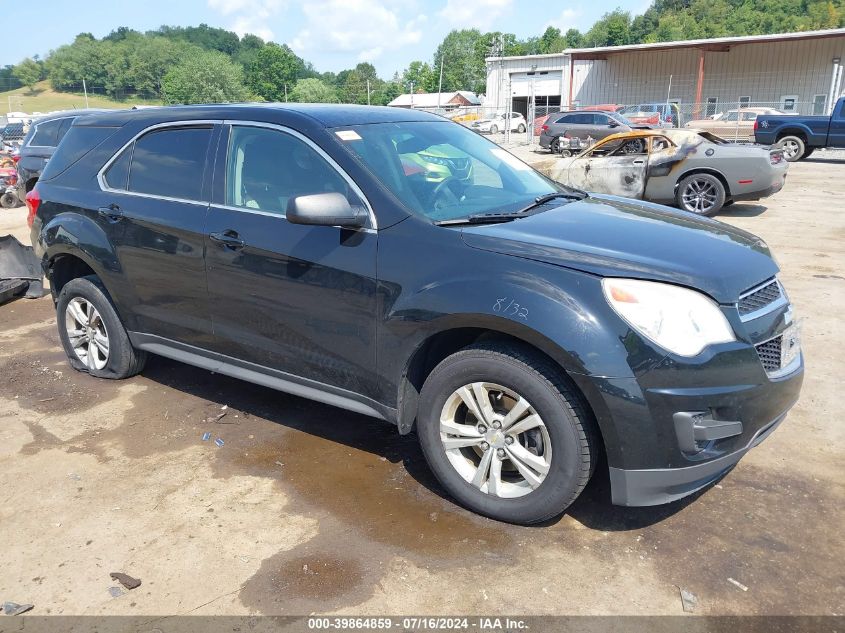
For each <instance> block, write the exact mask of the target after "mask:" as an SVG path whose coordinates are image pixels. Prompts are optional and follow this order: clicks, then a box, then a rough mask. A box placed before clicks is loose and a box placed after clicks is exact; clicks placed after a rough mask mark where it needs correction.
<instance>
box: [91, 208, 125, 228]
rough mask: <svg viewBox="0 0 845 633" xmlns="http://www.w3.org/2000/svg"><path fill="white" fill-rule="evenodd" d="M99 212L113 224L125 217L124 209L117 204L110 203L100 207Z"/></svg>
mask: <svg viewBox="0 0 845 633" xmlns="http://www.w3.org/2000/svg"><path fill="white" fill-rule="evenodd" d="M97 213H99V214H100V217H103V218H105V219H106V220H108V221H109V222H111V223H112V224H114V223H115V222H119V221H120V220H122V219H123V211H121V210H120V207H119V206H118V205H116V204H110V205H109V206H107V207H100V208H98V209H97Z"/></svg>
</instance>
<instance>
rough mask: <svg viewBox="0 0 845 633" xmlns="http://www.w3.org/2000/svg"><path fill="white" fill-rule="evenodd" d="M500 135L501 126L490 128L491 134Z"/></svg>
mask: <svg viewBox="0 0 845 633" xmlns="http://www.w3.org/2000/svg"><path fill="white" fill-rule="evenodd" d="M498 133H499V126H498V125H491V126H490V134H498Z"/></svg>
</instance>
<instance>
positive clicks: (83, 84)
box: [82, 77, 88, 108]
mask: <svg viewBox="0 0 845 633" xmlns="http://www.w3.org/2000/svg"><path fill="white" fill-rule="evenodd" d="M82 90H83V92H85V107H86V108H87V107H88V86H86V85H85V77H83V78H82Z"/></svg>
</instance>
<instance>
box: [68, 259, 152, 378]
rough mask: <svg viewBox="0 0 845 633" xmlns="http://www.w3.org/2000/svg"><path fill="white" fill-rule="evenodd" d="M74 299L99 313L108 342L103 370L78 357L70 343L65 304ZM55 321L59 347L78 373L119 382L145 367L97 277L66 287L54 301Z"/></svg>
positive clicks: (85, 278)
mask: <svg viewBox="0 0 845 633" xmlns="http://www.w3.org/2000/svg"><path fill="white" fill-rule="evenodd" d="M75 298H81V299H83V300H84V301H87V302H88V303H90V304H91V305H92V306H93V307H94V308H95V309H96V310H97V312H98V313H99V316H100V318H101V320H102V324H103V325H104V328H105V331H106V333H107V340H108V357H107V359H106V363H105V366H104V367H102V368H96V367H90V366H88V365H87V364H86V363H85V362H83V361H82V360H81V359H80V358H79V356H77V353H76V351H75V350H74V347H73V345H72V344H71V341H70V336H69V334H68V328H67V320H66V311H67V307H68V304H69V303H70V302H71V301H72V300H74V299H75ZM56 320H57V324H58V328H59V338H60V339H61V341H62V347H64V350H65V354H67V357H68V361H69V362H70V366H71V367H73V368H74V369H76V370H77V371H82V372H86V373H89V374H91V375H92V376H96V377H97V378H110V379H121V378H129V377H130V376H134V375H135V374H137V373H138V372H140V371H141V370H142V369H143V368H144V364H145V363H146V361H147V353H146V352H144V351H141V350H136V349H135V348H133V347H132V343H131V342H130V341H129V336H128V335H127V333H126V328H124V327H123V323H121V322H120V318H119V317H118V316H117V312H116V311H115V309H114V305H113V304H112V302H111V299H110V298H109V296H108V293H107V292H106V289H105V287H104V286H103V284H102V283H101V282H100V280H99V279H98V278H97V277H95V276H93V275H92V276H88V277H79V278H77V279H72V280H70V281H69V282H68V283H67V284H65V286H64V287H63V288H62V291H61V292H60V293H59V299H58V301H57V302H56ZM89 345H90V343H89Z"/></svg>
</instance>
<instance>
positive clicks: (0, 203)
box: [0, 191, 20, 209]
mask: <svg viewBox="0 0 845 633" xmlns="http://www.w3.org/2000/svg"><path fill="white" fill-rule="evenodd" d="M18 204H20V201H19V200H18V197H17V196H16V195H15V194H14V193H12V192H11V191H7V192H5V193H4V194H3V195H2V196H0V207H3V208H4V209H14V208H15V207H16V206H18Z"/></svg>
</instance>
